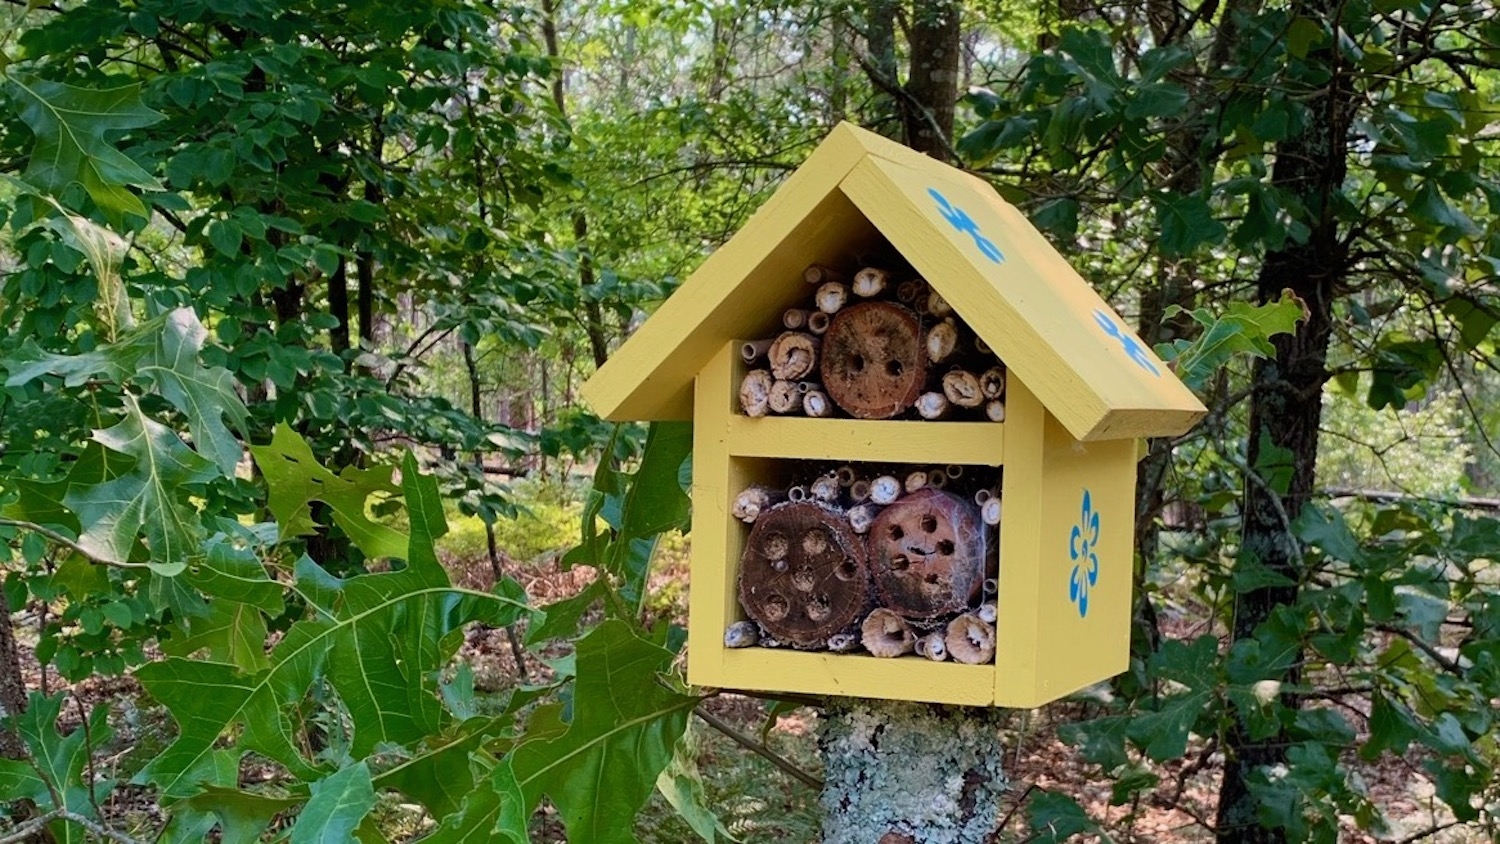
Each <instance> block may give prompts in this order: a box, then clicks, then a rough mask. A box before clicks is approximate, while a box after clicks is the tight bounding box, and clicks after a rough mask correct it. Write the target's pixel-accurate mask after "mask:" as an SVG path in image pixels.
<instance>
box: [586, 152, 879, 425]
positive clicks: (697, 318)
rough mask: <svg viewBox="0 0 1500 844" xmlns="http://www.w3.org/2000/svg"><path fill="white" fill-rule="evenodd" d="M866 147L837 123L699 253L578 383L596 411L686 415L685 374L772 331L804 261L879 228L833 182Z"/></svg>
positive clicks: (818, 259) (804, 291)
mask: <svg viewBox="0 0 1500 844" xmlns="http://www.w3.org/2000/svg"><path fill="white" fill-rule="evenodd" d="M864 154H865V147H864V146H863V144H862V139H861V136H860V134H859V130H856V129H855V128H854V127H852V126H848V125H841V126H839V127H838V128H836V129H834V131H833V132H832V133H830V134H829V136H828V138H827V139H826V140H824V141H823V143H822V144H820V145H819V146H818V148H817V149H816V150H815V151H814V152H813V154H812V155H811V156H809V157H808V159H807V161H806V162H804V164H803V166H802V167H800V168H798V170H797V171H796V172H795V173H794V174H792V176H791V177H789V178H788V179H787V180H786V182H784V183H783V184H782V185H781V187H780V188H779V189H777V191H776V193H775V194H774V195H773V196H772V197H771V199H770V200H768V201H767V202H766V204H765V205H763V206H761V208H760V210H758V211H756V213H755V214H754V216H752V217H751V218H750V220H749V222H747V223H746V224H745V226H744V227H743V228H741V229H740V230H739V232H738V233H736V234H735V236H734V237H733V238H731V239H730V240H729V242H727V243H725V244H724V245H723V246H721V247H720V248H719V249H718V250H717V251H716V252H714V254H713V255H711V256H709V258H708V259H707V260H706V261H704V262H703V265H702V266H701V267H700V268H699V269H698V271H697V272H695V273H693V274H692V276H690V277H689V278H688V280H687V281H686V282H684V283H683V285H682V287H681V288H679V289H678V290H677V292H675V293H674V294H672V296H671V297H670V298H668V299H667V301H666V302H664V303H663V304H662V305H661V307H660V308H658V309H657V311H656V313H655V314H654V315H652V317H651V318H650V319H648V320H647V321H646V323H645V325H643V326H641V328H640V330H638V331H637V332H636V333H635V335H634V336H632V337H631V338H630V339H629V340H627V341H626V342H625V344H624V345H623V346H621V347H620V349H619V350H618V351H617V352H615V354H614V355H612V356H611V357H610V359H609V361H608V362H607V363H606V364H605V365H604V366H603V367H601V368H600V369H599V371H598V372H597V373H595V375H594V377H592V378H590V379H589V380H588V382H587V383H586V384H585V385H584V387H583V391H582V392H583V397H584V400H585V401H587V402H588V403H589V405H590V406H591V407H593V409H594V412H596V413H598V414H599V415H600V416H602V417H604V418H606V419H612V420H616V421H624V420H639V419H687V418H689V414H690V412H691V409H692V393H691V388H692V383H693V378H694V377H695V376H696V375H697V374H698V372H699V370H701V369H702V368H703V366H704V364H706V363H707V362H708V360H709V358H711V357H712V356H713V355H714V354H715V353H716V352H718V351H719V347H720V346H721V345H722V344H723V343H725V342H727V341H728V340H730V339H732V338H735V337H747V336H753V337H761V336H772V335H773V334H774V333H775V332H776V331H779V330H780V324H781V312H782V311H783V310H785V309H787V308H789V307H792V306H793V305H794V304H796V303H799V302H801V301H803V300H805V299H806V298H807V297H808V296H809V294H810V293H811V291H810V290H808V288H807V285H806V284H805V283H804V282H803V281H802V271H803V270H804V269H806V268H807V265H808V264H813V263H841V262H842V261H843V260H844V259H845V257H846V256H847V255H848V254H849V253H851V252H859V251H863V250H865V249H867V248H868V247H870V246H873V245H874V244H875V243H876V242H877V241H878V240H879V235H878V233H877V232H876V231H875V229H874V227H873V226H871V225H870V223H869V222H868V221H867V220H866V219H865V217H864V215H863V214H861V213H860V212H859V211H858V210H857V209H856V208H855V207H854V206H853V204H852V203H850V202H849V200H848V199H847V198H846V197H844V196H843V195H842V194H841V193H840V192H839V191H838V183H839V181H840V180H841V179H842V178H843V177H844V175H845V174H846V173H848V172H849V168H850V167H852V166H854V164H855V163H856V162H857V161H859V160H860V158H861V157H862V156H863V155H864Z"/></svg>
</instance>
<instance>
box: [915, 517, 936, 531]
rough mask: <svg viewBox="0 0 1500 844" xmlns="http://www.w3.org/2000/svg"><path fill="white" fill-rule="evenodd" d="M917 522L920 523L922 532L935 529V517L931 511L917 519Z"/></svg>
mask: <svg viewBox="0 0 1500 844" xmlns="http://www.w3.org/2000/svg"><path fill="white" fill-rule="evenodd" d="M918 524H919V525H921V527H922V532H923V533H932V532H933V531H936V530H937V517H936V516H934V515H932V514H931V513H926V514H924V515H923V516H922V518H921V519H920V520H919V521H918Z"/></svg>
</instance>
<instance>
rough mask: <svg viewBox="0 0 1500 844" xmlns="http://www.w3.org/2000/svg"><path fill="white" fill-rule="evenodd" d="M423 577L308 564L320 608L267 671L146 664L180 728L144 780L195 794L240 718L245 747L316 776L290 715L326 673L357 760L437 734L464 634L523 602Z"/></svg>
mask: <svg viewBox="0 0 1500 844" xmlns="http://www.w3.org/2000/svg"><path fill="white" fill-rule="evenodd" d="M428 578H430V574H427V573H419V572H416V571H413V570H411V569H406V570H402V571H397V572H389V573H380V574H369V575H362V576H360V577H355V578H351V579H349V580H346V581H340V580H338V579H336V578H332V577H330V576H329V575H327V573H326V572H322V571H321V569H318V568H317V567H316V565H314V564H313V563H312V562H311V561H304V562H303V563H301V564H299V566H298V590H299V591H300V592H302V593H303V594H304V595H308V594H310V593H311V594H313V595H315V596H316V597H315V598H310V600H311V601H312V602H313V604H314V609H315V610H316V611H317V612H318V615H317V616H316V617H315V618H312V619H309V620H305V621H300V622H298V623H296V624H294V625H292V627H291V629H289V630H288V631H287V633H286V635H285V636H284V637H283V638H282V640H281V641H280V642H279V643H277V645H276V647H275V648H274V649H273V650H272V651H271V654H270V662H271V667H270V668H268V669H266V670H264V671H261V672H259V673H256V674H245V673H244V672H242V671H240V670H239V669H238V668H237V667H236V666H233V665H228V664H225V663H220V662H208V661H202V660H187V659H181V658H177V657H171V658H169V659H166V660H162V661H160V662H155V663H152V664H150V665H146V666H144V667H142V668H141V669H139V670H138V671H137V672H136V676H137V677H138V678H139V679H140V680H141V682H142V684H143V685H145V687H146V690H147V691H148V692H150V693H151V695H152V696H153V697H155V698H156V699H157V700H158V701H160V702H162V703H163V704H165V705H166V707H167V708H168V709H169V710H170V711H171V713H172V717H173V719H174V720H176V721H177V724H178V727H179V732H178V736H177V740H176V741H174V742H173V743H172V745H171V746H170V747H168V748H167V750H166V751H165V752H163V753H162V754H161V755H160V756H158V757H157V758H156V759H155V760H153V761H152V762H151V763H150V765H148V766H147V770H146V771H144V772H143V773H142V777H143V778H145V779H147V780H149V781H151V782H155V783H157V784H158V785H160V786H161V787H162V790H163V792H164V793H165V794H168V795H181V794H186V793H191V791H192V788H193V785H194V783H193V781H192V780H191V778H190V776H189V775H190V772H191V771H192V770H193V769H194V766H195V765H197V764H198V762H199V760H201V759H202V758H203V757H204V756H205V755H206V754H208V753H209V752H210V751H211V750H212V748H213V746H214V743H215V742H216V741H217V740H218V737H219V736H220V735H221V734H222V733H224V732H225V731H226V730H229V729H230V728H232V727H233V726H234V725H236V724H239V725H243V727H244V732H243V737H242V740H241V746H243V747H245V748H246V749H248V750H254V751H256V752H259V753H262V754H264V755H266V756H268V757H270V758H271V759H274V760H276V761H278V762H280V763H282V764H283V765H286V766H287V767H288V768H289V769H291V770H292V771H293V772H294V773H296V774H297V775H298V776H300V777H304V778H311V777H312V776H313V775H314V771H313V769H312V767H311V765H310V764H309V763H308V762H307V761H306V760H305V759H304V758H303V757H302V755H301V750H300V748H299V742H298V741H297V740H296V736H297V735H298V734H299V732H300V725H299V724H298V723H296V722H295V721H293V717H294V715H295V714H296V705H297V704H298V703H299V702H300V701H301V700H302V699H303V697H304V696H305V695H306V693H307V691H308V689H309V688H311V687H312V685H313V683H314V682H315V681H316V680H318V679H319V678H326V679H327V680H328V682H329V683H330V684H331V685H332V687H333V690H334V691H335V692H336V693H337V694H338V696H339V698H340V700H341V702H342V703H343V705H344V707H345V710H346V711H347V713H348V716H349V718H350V721H351V724H352V726H353V731H354V735H353V738H352V741H351V752H352V753H353V754H354V755H355V756H356V757H363V756H366V755H368V754H370V753H371V752H372V751H373V750H374V749H375V748H376V747H377V746H379V745H381V744H383V743H386V742H393V743H396V744H411V743H415V742H418V741H421V740H423V739H425V738H426V737H428V736H430V735H432V734H433V733H437V732H439V731H440V730H441V729H442V728H443V724H444V720H445V710H444V709H443V706H442V702H441V701H440V700H439V698H438V694H437V678H436V673H437V671H438V670H439V669H440V668H441V667H442V666H443V665H445V664H446V663H447V661H448V659H449V658H450V657H451V656H452V654H453V652H454V651H455V650H456V649H457V647H458V644H459V641H458V640H459V636H458V635H457V633H458V631H459V630H460V629H461V628H462V627H463V625H464V624H467V623H468V622H470V621H482V622H484V623H486V624H491V625H494V626H504V625H505V624H509V623H511V622H513V621H514V620H515V619H516V618H517V617H518V616H519V615H520V614H521V613H522V612H524V611H525V610H526V609H527V607H526V605H525V604H524V603H523V602H522V601H520V600H518V599H517V598H516V597H513V595H514V594H515V593H514V592H512V593H511V594H510V595H490V594H485V593H482V592H475V591H472V590H467V589H460V588H457V587H453V586H449V585H448V584H447V581H446V576H444V580H443V581H442V582H441V583H432V582H430V580H429V579H428ZM506 588H507V589H509V588H513V587H510V586H507V587H506Z"/></svg>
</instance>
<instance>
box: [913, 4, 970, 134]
mask: <svg viewBox="0 0 1500 844" xmlns="http://www.w3.org/2000/svg"><path fill="white" fill-rule="evenodd" d="M915 6H916V10H915V12H914V13H913V15H912V21H911V33H910V35H909V42H910V47H911V64H910V68H909V70H908V71H907V74H906V93H907V97H906V99H905V101H904V102H903V103H902V108H901V115H902V123H903V124H904V127H905V132H906V145H907V146H909V147H911V148H912V149H915V150H917V151H918V152H924V153H926V154H928V155H930V156H932V157H934V158H942V159H946V158H948V157H949V149H950V145H949V142H948V139H949V138H951V137H952V136H953V109H954V107H955V106H956V105H957V103H958V56H959V52H960V51H961V49H962V44H961V42H960V40H959V34H960V31H959V23H960V20H961V18H962V14H961V9H960V3H959V0H935V2H930V3H917V4H915Z"/></svg>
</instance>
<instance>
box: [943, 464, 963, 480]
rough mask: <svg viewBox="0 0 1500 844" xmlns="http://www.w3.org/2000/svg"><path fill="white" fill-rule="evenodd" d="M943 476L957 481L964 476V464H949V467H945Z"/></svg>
mask: <svg viewBox="0 0 1500 844" xmlns="http://www.w3.org/2000/svg"><path fill="white" fill-rule="evenodd" d="M943 474H945V475H947V476H948V477H949V478H951V479H953V480H955V481H956V480H958V479H959V478H962V477H963V476H964V467H963V464H961V463H949V464H948V465H947V466H944V467H943Z"/></svg>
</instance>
